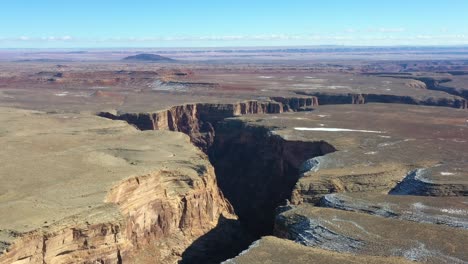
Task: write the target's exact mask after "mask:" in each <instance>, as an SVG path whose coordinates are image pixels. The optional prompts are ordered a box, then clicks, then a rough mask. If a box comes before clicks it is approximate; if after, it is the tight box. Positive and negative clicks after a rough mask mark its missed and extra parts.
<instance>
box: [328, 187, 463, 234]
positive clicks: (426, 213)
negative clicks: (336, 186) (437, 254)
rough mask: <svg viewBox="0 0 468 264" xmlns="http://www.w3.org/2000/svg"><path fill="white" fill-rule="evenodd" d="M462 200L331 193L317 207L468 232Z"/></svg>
mask: <svg viewBox="0 0 468 264" xmlns="http://www.w3.org/2000/svg"><path fill="white" fill-rule="evenodd" d="M465 201H466V200H465V199H464V198H455V197H454V198H447V197H444V198H437V197H422V196H399V195H382V194H358V193H348V194H345V193H333V194H327V195H325V196H323V197H322V199H321V200H320V203H319V205H320V206H323V207H330V208H335V209H340V210H345V211H352V212H360V213H366V214H371V215H376V216H381V217H386V218H396V219H401V220H408V221H414V222H419V223H430V224H438V225H447V226H450V227H457V228H464V229H468V206H467V205H466V204H465Z"/></svg>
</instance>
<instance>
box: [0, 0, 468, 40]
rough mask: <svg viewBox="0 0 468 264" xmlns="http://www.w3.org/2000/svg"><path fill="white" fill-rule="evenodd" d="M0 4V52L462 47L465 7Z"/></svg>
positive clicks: (235, 2)
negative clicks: (240, 47)
mask: <svg viewBox="0 0 468 264" xmlns="http://www.w3.org/2000/svg"><path fill="white" fill-rule="evenodd" d="M1 1H2V3H1V9H0V48H36V47H37V48H48V47H50V48H75V47H216V46H286V45H288V46H289V45H290V46H304V45H466V44H468V0H444V1H442V0H440V1H439V0H425V1H422V0H404V1H402V0H391V1H390V0H388V1H376V0H373V1H370V0H369V1H365V0H354V1H352V0H327V1H325V0H323V1H313V0H287V1H278V0H270V1H263V0H260V1H255V0H232V1H227V0H226V1H222V0H218V1H214V0H213V1H211V0H208V1H204V0H198V1H195V0H193V1H188V0H187V1H184V0H178V1H170V0H165V1H159V0H154V1H149V0H148V1H142V0H132V1H119V0H114V1H108V0H93V1H91V0H80V1H75V0H68V1H67V0H60V1H58V0H42V1H39V0H1Z"/></svg>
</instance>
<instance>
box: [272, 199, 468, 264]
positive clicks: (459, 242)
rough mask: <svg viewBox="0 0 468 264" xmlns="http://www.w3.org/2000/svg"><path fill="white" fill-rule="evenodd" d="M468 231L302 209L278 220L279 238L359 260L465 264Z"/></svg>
mask: <svg viewBox="0 0 468 264" xmlns="http://www.w3.org/2000/svg"><path fill="white" fill-rule="evenodd" d="M467 232H468V231H466V230H464V229H459V230H457V231H456V232H454V230H453V229H452V228H449V227H444V226H438V225H432V224H423V223H415V222H410V221H399V220H393V219H386V218H383V217H377V216H371V215H367V214H361V213H354V212H346V211H342V210H334V209H328V208H317V207H313V206H310V205H305V204H304V205H301V206H298V207H296V208H292V209H291V210H288V211H286V212H284V213H282V214H280V215H279V216H277V218H276V221H275V234H276V235H278V236H279V237H283V238H288V239H291V240H294V241H296V242H298V243H300V244H302V245H306V246H313V247H318V248H321V249H327V250H332V251H335V252H343V253H353V254H355V255H358V256H368V255H371V256H381V257H385V256H396V257H403V258H406V259H407V260H412V261H421V262H425V263H466V261H468V255H467V253H466V250H465V245H466V243H467V242H468V241H467V239H468V236H467V235H468V233H467Z"/></svg>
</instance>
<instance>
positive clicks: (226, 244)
mask: <svg viewBox="0 0 468 264" xmlns="http://www.w3.org/2000/svg"><path fill="white" fill-rule="evenodd" d="M256 239H257V238H256V237H254V236H252V235H250V234H249V233H248V232H247V230H246V229H245V228H244V227H243V226H242V225H241V224H240V222H239V221H238V220H234V219H227V218H225V217H223V216H221V217H220V218H219V221H218V224H217V226H216V227H215V228H213V229H212V230H210V231H209V232H208V233H206V234H204V235H203V236H201V237H199V238H198V239H197V240H195V241H194V242H193V243H192V244H191V245H190V246H189V247H188V248H187V249H186V250H185V251H184V253H183V254H182V260H180V261H179V264H198V263H203V264H218V263H220V262H222V261H224V260H226V259H229V258H233V257H235V256H237V255H238V254H239V252H241V251H242V250H244V249H246V248H248V246H249V245H250V244H251V243H252V242H253V241H255V240H256Z"/></svg>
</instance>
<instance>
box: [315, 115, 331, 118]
mask: <svg viewBox="0 0 468 264" xmlns="http://www.w3.org/2000/svg"><path fill="white" fill-rule="evenodd" d="M317 116H318V117H320V118H324V117H329V116H330V115H317Z"/></svg>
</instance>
